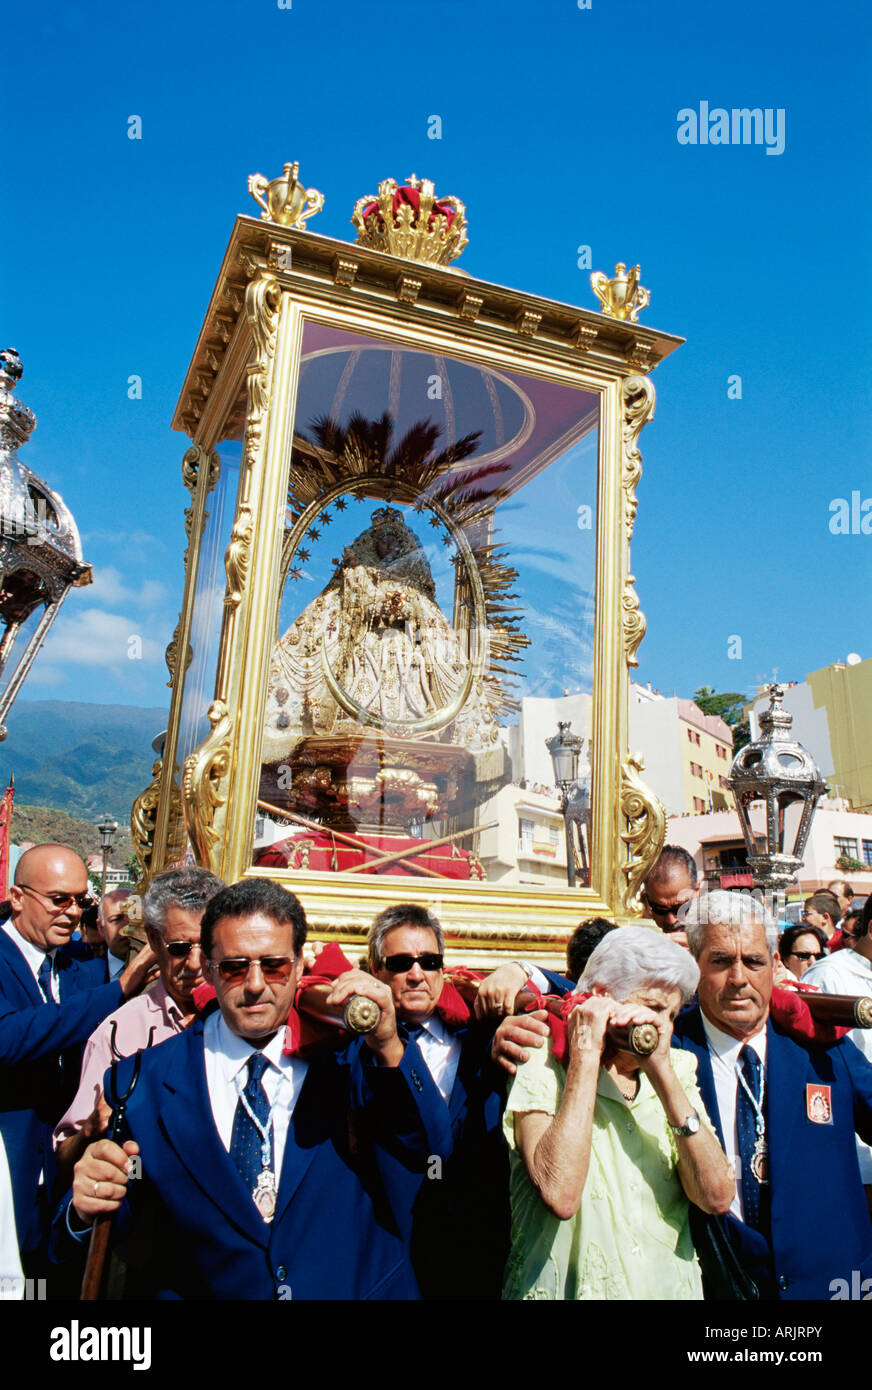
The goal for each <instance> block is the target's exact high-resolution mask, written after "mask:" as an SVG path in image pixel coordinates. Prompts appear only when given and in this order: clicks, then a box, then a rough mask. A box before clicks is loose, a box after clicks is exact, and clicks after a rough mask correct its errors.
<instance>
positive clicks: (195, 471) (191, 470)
mask: <svg viewBox="0 0 872 1390" xmlns="http://www.w3.org/2000/svg"><path fill="white" fill-rule="evenodd" d="M204 457H205V450H204V449H202V448H201V447H200V445H199V444H192V445H191V447H190V449H188V450H186V452H185V457H184V458H183V459H182V482H183V483H184V485H185V487H186V488H187V489H188V491H189V492H190V493H191V494H193V492H194V489H195V488H196V486H197V479H198V477H199V476H200V463H201V462H202V460H203V458H204Z"/></svg>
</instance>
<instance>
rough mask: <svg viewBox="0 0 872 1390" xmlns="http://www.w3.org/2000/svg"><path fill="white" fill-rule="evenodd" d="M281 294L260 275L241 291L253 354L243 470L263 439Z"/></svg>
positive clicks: (275, 284)
mask: <svg viewBox="0 0 872 1390" xmlns="http://www.w3.org/2000/svg"><path fill="white" fill-rule="evenodd" d="M280 302H281V290H280V289H279V285H278V281H277V280H275V279H274V278H273V276H271V275H266V274H263V275H260V276H258V278H257V279H256V280H252V282H251V284H250V285H249V286H248V288H247V289H246V291H245V313H246V317H247V318H248V322H249V324H250V325H251V333H252V337H253V339H254V351H253V353H252V356H251V360H250V362H249V364H248V369H247V370H248V416H247V419H246V423H245V445H244V448H243V454H242V466H243V469H248V468H250V467H251V464H252V462H253V460H254V459H255V458H256V457H257V455H258V453H259V451H260V447H261V443H262V438H263V425H264V419H265V416H266V412H267V408H268V406H269V375H270V365H271V363H272V358H273V353H274V352H275V346H276V331H277V329H278V321H279V303H280Z"/></svg>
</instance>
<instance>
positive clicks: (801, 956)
mask: <svg viewBox="0 0 872 1390" xmlns="http://www.w3.org/2000/svg"><path fill="white" fill-rule="evenodd" d="M787 954H788V955H790V956H793V958H794V960H823V955H822V953H821V952H820V951H788V953H787Z"/></svg>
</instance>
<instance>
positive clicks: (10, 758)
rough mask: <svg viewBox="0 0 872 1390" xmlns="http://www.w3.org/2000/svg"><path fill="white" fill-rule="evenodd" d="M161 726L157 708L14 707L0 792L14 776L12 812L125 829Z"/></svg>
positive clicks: (51, 703) (53, 703) (163, 714)
mask: <svg viewBox="0 0 872 1390" xmlns="http://www.w3.org/2000/svg"><path fill="white" fill-rule="evenodd" d="M166 723H167V711H166V710H162V709H143V708H141V707H139V706H135V705H93V704H85V703H78V702H75V701H62V700H32V701H21V700H19V701H18V702H17V703H16V704H15V705H13V707H12V711H11V713H10V715H9V718H8V720H7V728H8V730H9V733H8V736H7V738H6V740H5V742H4V743H0V790H2V788H3V787H5V786H6V785H7V784H8V782H9V775H10V773H13V772H14V774H15V801H16V803H17V805H19V806H22V807H28V808H30V809H31V810H36V808H39V807H47V808H53V809H55V810H57V811H63V812H66V814H67V815H68V816H71V817H73V819H75V820H80V821H87V822H92V823H93V822H95V821H96V820H99V819H100V818H101V817H102V816H103V815H104V814H108V815H111V816H113V817H114V818H115V820H117V821H118V823H119V825H120V826H122V827H126V826H127V824H128V821H129V819H130V808H131V806H132V804H133V802H134V800H135V798H136V797H137V796H138V795H139V793H140V792H141V791H142V789H143V788H144V787H145V786H146V785H147V784H148V783H149V782H150V781H151V769H152V766H153V764H154V758H155V754H154V751H153V749H152V747H151V741H152V739H153V738H154V737H155V735H156V734H158V733H160V732H161V730H162V729H165V728H166ZM95 833H96V832H95ZM26 838H27V839H37V838H44V836H37V835H34V834H28V835H27V836H26ZM59 838H63V837H59ZM94 847H95V848H96V846H94ZM114 858H116V856H115V855H113V859H114Z"/></svg>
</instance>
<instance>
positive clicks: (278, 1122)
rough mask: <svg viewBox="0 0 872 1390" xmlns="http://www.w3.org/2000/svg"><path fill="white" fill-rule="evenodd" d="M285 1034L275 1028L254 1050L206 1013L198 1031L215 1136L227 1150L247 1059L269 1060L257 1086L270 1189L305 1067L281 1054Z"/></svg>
mask: <svg viewBox="0 0 872 1390" xmlns="http://www.w3.org/2000/svg"><path fill="white" fill-rule="evenodd" d="M284 1040H285V1030H284V1028H280V1029H279V1031H278V1033H276V1035H275V1037H274V1038H272V1039H271V1040H270V1041H269V1042H268V1043H267V1044H266V1046H265V1047H261V1048H257V1047H255V1046H254V1045H253V1044H252V1043H251V1042H248V1041H246V1039H245V1038H240V1037H238V1036H237V1034H236V1033H233V1032H231V1031H230V1029H229V1028H228V1027H227V1024H226V1023H225V1022H224V1018H223V1015H222V1014H220V1013H214V1014H210V1016H209V1017H208V1018H207V1019H206V1023H205V1025H204V1027H203V1045H204V1050H205V1057H206V1086H207V1088H208V1091H209V1104H210V1105H211V1107H212V1116H213V1119H214V1120H215V1128H216V1129H217V1130H218V1136H219V1138H220V1140H221V1143H222V1144H223V1145H224V1147H225V1149H226V1150H227V1152H228V1153H229V1152H230V1140H231V1138H232V1137H233V1117H234V1116H235V1114H236V1105H237V1102H238V1100H239V1097H240V1095H241V1094H242V1090H243V1087H244V1086H245V1083H246V1081H247V1080H248V1067H247V1063H248V1059H249V1057H250V1056H251V1055H252V1053H254V1052H260V1053H262V1055H263V1056H264V1057H265V1058H266V1060H267V1061H268V1062H269V1064H270V1065H269V1066H268V1067H267V1068H266V1071H265V1072H264V1074H263V1076H262V1077H261V1085H262V1086H263V1089H264V1090H265V1091H266V1095H267V1099H268V1101H269V1103H270V1105H271V1107H272V1110H271V1112H270V1113H271V1115H272V1132H273V1161H274V1164H275V1169H274V1171H275V1174H276V1186H278V1182H279V1178H280V1175H281V1171H282V1160H283V1159H284V1156H285V1142H286V1140H287V1135H288V1125H289V1123H290V1119H291V1114H292V1112H293V1109H294V1106H295V1105H296V1103H297V1100H298V1099H299V1095H300V1091H301V1089H302V1085H303V1081H304V1079H305V1076H306V1072H307V1070H308V1067H309V1064H308V1062H304V1061H302V1060H301V1058H299V1057H288V1056H287V1054H286V1053H284V1052H282V1047H283V1045H284Z"/></svg>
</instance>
